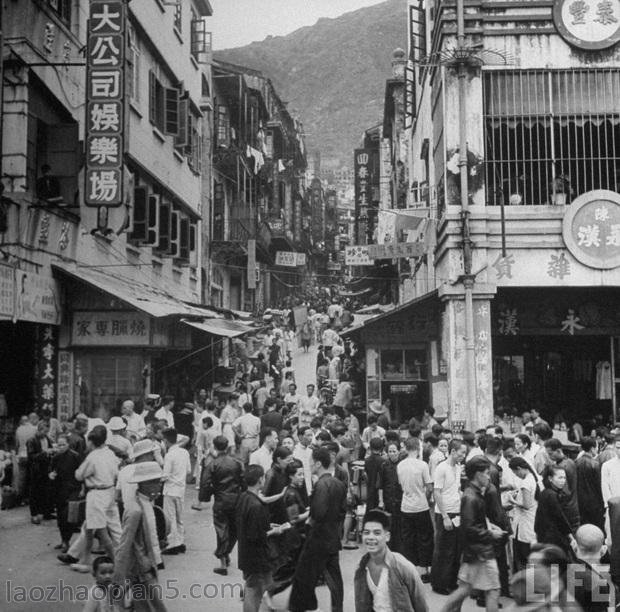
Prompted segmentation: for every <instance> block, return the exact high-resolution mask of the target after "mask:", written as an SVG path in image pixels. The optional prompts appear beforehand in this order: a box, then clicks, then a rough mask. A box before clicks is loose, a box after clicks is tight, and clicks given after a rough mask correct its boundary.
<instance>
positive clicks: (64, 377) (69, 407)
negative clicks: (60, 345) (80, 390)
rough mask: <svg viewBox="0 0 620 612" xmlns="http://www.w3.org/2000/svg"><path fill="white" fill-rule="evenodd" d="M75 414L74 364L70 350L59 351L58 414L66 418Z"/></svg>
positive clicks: (62, 418)
mask: <svg viewBox="0 0 620 612" xmlns="http://www.w3.org/2000/svg"><path fill="white" fill-rule="evenodd" d="M71 414H73V364H72V359H71V353H70V352H69V351H58V416H59V418H60V420H61V421H62V420H66V419H68V418H69V416H71Z"/></svg>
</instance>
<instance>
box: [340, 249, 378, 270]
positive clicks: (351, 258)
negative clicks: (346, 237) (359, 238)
mask: <svg viewBox="0 0 620 612" xmlns="http://www.w3.org/2000/svg"><path fill="white" fill-rule="evenodd" d="M344 261H345V263H346V264H347V266H370V265H372V264H373V263H374V261H373V260H372V259H371V258H370V256H369V255H368V246H366V245H364V244H352V245H350V246H347V247H345V249H344Z"/></svg>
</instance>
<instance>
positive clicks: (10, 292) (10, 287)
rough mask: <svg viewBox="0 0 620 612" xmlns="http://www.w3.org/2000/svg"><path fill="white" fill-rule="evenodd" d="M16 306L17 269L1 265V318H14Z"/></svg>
mask: <svg viewBox="0 0 620 612" xmlns="http://www.w3.org/2000/svg"><path fill="white" fill-rule="evenodd" d="M14 308H15V271H14V268H12V267H11V266H4V265H0V319H5V318H8V319H11V318H13V311H14Z"/></svg>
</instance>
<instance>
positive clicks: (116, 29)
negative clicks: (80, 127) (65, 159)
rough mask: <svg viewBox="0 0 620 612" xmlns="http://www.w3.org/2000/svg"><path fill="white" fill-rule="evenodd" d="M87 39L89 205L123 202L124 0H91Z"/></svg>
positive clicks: (86, 140) (114, 204)
mask: <svg viewBox="0 0 620 612" xmlns="http://www.w3.org/2000/svg"><path fill="white" fill-rule="evenodd" d="M89 5H90V13H89V19H88V30H87V41H86V138H85V142H86V160H85V161H86V172H85V177H86V185H85V189H84V202H85V203H86V205H87V206H96V207H108V206H120V205H121V204H122V203H123V151H124V137H125V135H126V134H125V125H124V124H125V103H124V74H125V35H126V34H125V28H126V20H127V16H126V8H125V2H124V1H123V0H115V1H112V0H109V1H107V0H90V3H89Z"/></svg>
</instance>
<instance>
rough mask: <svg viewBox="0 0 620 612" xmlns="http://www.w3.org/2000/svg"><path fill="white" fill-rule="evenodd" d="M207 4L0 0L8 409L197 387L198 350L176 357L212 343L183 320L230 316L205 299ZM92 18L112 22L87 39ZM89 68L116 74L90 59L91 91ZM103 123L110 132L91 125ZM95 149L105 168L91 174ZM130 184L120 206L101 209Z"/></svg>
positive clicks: (202, 0)
mask: <svg viewBox="0 0 620 612" xmlns="http://www.w3.org/2000/svg"><path fill="white" fill-rule="evenodd" d="M211 12H212V11H211V7H210V5H209V2H208V0H192V1H191V2H183V3H177V4H170V3H164V2H161V1H160V0H148V1H146V0H145V1H141V2H132V3H125V2H120V1H119V2H108V3H101V2H88V1H86V0H80V1H79V2H78V1H72V2H69V1H65V0H54V1H52V0H47V1H45V0H24V1H23V2H9V3H4V14H3V24H2V25H3V39H4V47H3V50H2V51H3V54H2V60H3V73H4V78H3V83H2V85H3V87H2V98H3V104H2V130H1V133H2V177H1V178H2V185H3V194H2V202H1V205H0V208H1V214H0V232H1V233H0V252H1V254H2V257H3V262H2V264H1V265H0V277H1V279H2V307H1V309H0V319H2V321H0V336H1V338H2V342H0V344H1V345H2V347H3V348H2V349H0V367H1V368H2V370H3V372H4V376H3V378H2V381H1V382H0V393H3V394H4V396H5V400H6V404H7V406H8V410H7V411H4V412H5V415H7V416H9V417H12V416H14V415H16V414H23V413H25V412H27V411H28V410H30V409H32V408H34V407H39V408H40V407H50V408H52V409H56V408H57V409H58V413H59V414H60V415H61V416H63V417H66V416H67V415H71V414H74V413H75V412H77V411H84V412H86V413H87V414H89V415H97V416H103V417H106V416H108V415H109V414H110V413H111V411H112V410H114V409H115V408H117V406H118V404H119V402H120V401H121V400H124V399H127V398H131V399H135V400H138V401H140V400H141V399H142V398H143V397H144V395H145V393H148V392H150V391H154V392H159V393H162V392H174V393H175V394H176V395H177V397H178V398H179V399H182V398H187V397H188V396H189V397H191V392H192V390H193V389H191V388H190V375H191V374H196V372H192V371H191V369H192V367H194V368H198V369H200V367H201V364H198V365H196V364H195V362H194V361H192V364H194V365H192V366H191V367H190V366H187V364H183V367H181V369H180V370H179V369H178V368H177V369H175V367H174V363H175V362H176V361H178V360H179V359H180V358H181V357H182V356H183V355H185V354H187V353H188V352H189V351H190V349H192V346H194V347H195V344H194V345H193V343H196V342H197V343H198V345H203V344H204V342H205V341H204V339H202V338H199V337H198V336H196V335H192V332H191V331H190V329H191V328H190V327H189V326H187V325H185V324H184V323H182V319H184V320H186V319H189V320H191V321H193V322H197V321H200V320H202V318H203V317H209V316H219V315H215V313H213V312H212V311H209V310H208V309H205V308H204V307H203V308H201V307H199V306H198V305H199V304H200V303H201V302H202V301H203V288H202V283H203V277H204V276H206V274H205V273H204V272H203V253H202V249H203V246H202V239H201V238H202V235H203V234H204V232H205V228H204V225H203V224H204V222H205V219H206V220H208V217H209V203H210V177H209V175H208V173H207V174H206V176H204V175H203V173H204V172H206V170H207V169H205V168H204V165H203V157H204V158H205V159H207V160H208V156H207V155H205V154H204V147H203V142H204V141H206V142H208V141H209V138H210V122H211V115H210V111H211V92H212V87H213V85H212V82H211V74H210V66H209V61H210V45H209V33H208V32H207V21H206V19H207V18H208V16H209V15H211ZM89 18H90V23H91V26H90V27H91V30H90V31H91V33H96V30H97V29H101V31H106V29H107V30H109V32H110V33H109V36H107V38H105V37H102V36H97V37H95V36H93V37H91V38H90V39H89V40H87V23H88V20H89ZM86 64H88V65H89V68H88V70H94V69H95V68H98V69H101V66H104V68H105V70H107V73H98V77H97V78H99V79H100V80H99V81H97V82H95V81H94V80H93V77H92V74H93V73H91V77H89V79H90V80H89V81H88V84H89V88H88V91H87V88H86V84H87V67H86ZM95 95H98V96H99V97H102V98H106V99H107V98H109V102H106V101H105V100H104V101H103V102H93V97H94V96H95ZM87 96H88V100H89V102H88V104H87ZM123 115H124V119H123ZM119 117H121V119H119ZM121 120H122V121H121ZM119 122H121V125H122V127H121V125H119ZM97 127H98V129H99V130H103V131H105V130H109V132H110V137H103V138H101V137H97V138H96V139H95V137H94V136H93V131H94V130H95V129H97ZM118 134H122V136H123V137H124V144H122V149H121V150H119V147H118V141H115V140H114V138H115V137H116V136H117V135H118ZM85 142H86V148H87V154H86V155H83V154H82V150H83V149H84V148H85V146H84V143H85ZM98 161H102V162H103V166H104V169H106V171H105V172H102V173H101V174H100V175H97V177H95V175H94V174H89V175H88V176H89V180H88V182H87V180H86V178H85V174H87V173H90V172H91V170H90V168H91V166H92V164H94V163H95V162H98ZM111 167H115V168H116V167H118V168H120V170H119V171H118V174H117V176H121V177H122V178H121V181H120V182H117V183H116V184H115V185H114V186H111V185H110V184H106V183H105V182H104V177H108V178H110V177H111V178H110V180H112V178H115V176H114V172H117V171H116V170H115V171H112V170H109V168H111ZM106 180H107V179H106ZM205 183H206V185H207V188H205ZM121 186H122V188H123V189H124V195H123V198H122V200H119V204H120V205H119V206H116V207H106V202H107V201H109V200H111V199H112V195H113V194H114V193H119V192H118V191H115V190H118V189H119V188H120V187H121ZM98 198H99V200H98ZM87 201H89V202H90V203H91V204H93V202H95V205H94V206H88V205H86V202H87ZM97 201H100V204H97ZM199 333H200V332H196V334H199Z"/></svg>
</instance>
